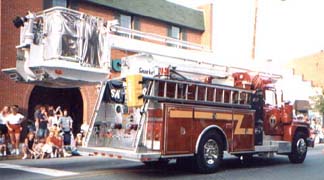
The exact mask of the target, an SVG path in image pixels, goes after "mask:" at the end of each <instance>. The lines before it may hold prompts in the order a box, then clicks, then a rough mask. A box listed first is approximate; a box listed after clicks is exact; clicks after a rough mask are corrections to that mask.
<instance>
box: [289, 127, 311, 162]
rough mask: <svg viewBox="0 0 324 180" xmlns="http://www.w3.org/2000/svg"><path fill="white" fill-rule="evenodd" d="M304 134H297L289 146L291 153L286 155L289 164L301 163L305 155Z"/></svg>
mask: <svg viewBox="0 0 324 180" xmlns="http://www.w3.org/2000/svg"><path fill="white" fill-rule="evenodd" d="M306 138H307V136H306V134H305V133H303V132H297V133H296V134H295V136H294V139H293V142H292V144H291V153H290V154H289V155H288V158H289V161H290V162H291V163H303V162H304V160H305V158H306V154H307V143H306Z"/></svg>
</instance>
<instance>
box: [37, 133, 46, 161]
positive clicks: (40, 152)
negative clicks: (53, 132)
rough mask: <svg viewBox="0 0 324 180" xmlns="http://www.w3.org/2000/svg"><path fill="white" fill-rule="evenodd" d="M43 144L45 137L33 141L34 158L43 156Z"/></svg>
mask: <svg viewBox="0 0 324 180" xmlns="http://www.w3.org/2000/svg"><path fill="white" fill-rule="evenodd" d="M44 145H45V139H44V138H42V139H40V140H39V141H38V142H37V141H35V149H34V150H35V159H37V158H39V157H40V158H41V157H42V156H43V147H44Z"/></svg>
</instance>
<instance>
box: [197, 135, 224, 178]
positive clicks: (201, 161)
mask: <svg viewBox="0 0 324 180" xmlns="http://www.w3.org/2000/svg"><path fill="white" fill-rule="evenodd" d="M223 154H224V152H223V143H222V140H221V139H220V137H219V135H218V134H217V133H215V132H212V131H210V132H207V133H206V134H205V135H204V136H203V137H202V138H201V140H200V142H199V146H198V153H197V154H196V156H195V166H196V170H197V171H198V172H199V173H213V172H215V171H217V169H218V168H219V166H220V164H221V162H222V160H223Z"/></svg>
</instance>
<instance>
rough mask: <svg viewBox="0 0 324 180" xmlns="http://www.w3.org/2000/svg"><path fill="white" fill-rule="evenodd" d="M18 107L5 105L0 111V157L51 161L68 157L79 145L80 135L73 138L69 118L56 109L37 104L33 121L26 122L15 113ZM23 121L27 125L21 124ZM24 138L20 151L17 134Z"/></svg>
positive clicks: (80, 142)
mask: <svg viewBox="0 0 324 180" xmlns="http://www.w3.org/2000/svg"><path fill="white" fill-rule="evenodd" d="M18 111H19V108H18V106H15V105H14V106H5V107H3V109H2V110H1V112H0V156H7V155H8V154H11V155H19V154H20V153H21V152H22V153H23V159H27V158H34V159H37V158H40V159H43V158H55V157H66V156H71V152H73V151H76V148H77V147H78V146H82V145H83V135H82V134H81V133H78V134H77V136H76V138H73V134H72V124H73V119H72V118H71V117H70V116H69V115H68V111H67V110H66V109H64V110H61V108H60V106H58V107H57V108H54V106H44V105H37V106H36V107H35V111H34V119H33V120H27V119H26V118H25V117H24V116H23V115H22V114H20V113H19V112H18ZM24 121H27V126H25V127H23V126H22V124H26V123H23V122H24ZM23 128H26V129H27V135H26V137H25V138H23V139H24V141H23V145H22V147H21V149H20V146H19V144H20V139H21V132H22V130H23Z"/></svg>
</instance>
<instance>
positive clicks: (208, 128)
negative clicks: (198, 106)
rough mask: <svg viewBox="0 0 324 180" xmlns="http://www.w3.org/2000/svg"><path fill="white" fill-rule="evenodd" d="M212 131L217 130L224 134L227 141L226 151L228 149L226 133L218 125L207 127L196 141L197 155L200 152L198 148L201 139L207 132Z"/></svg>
mask: <svg viewBox="0 0 324 180" xmlns="http://www.w3.org/2000/svg"><path fill="white" fill-rule="evenodd" d="M211 129H217V130H219V131H220V132H221V133H222V134H223V136H224V137H225V141H226V144H225V145H226V148H224V149H227V147H228V142H227V136H226V134H225V132H224V131H223V129H222V128H221V127H219V126H217V125H210V126H208V127H206V128H205V129H204V130H203V131H201V133H200V134H199V136H198V139H197V141H196V146H195V154H197V152H198V146H199V143H200V140H201V138H202V137H203V135H204V134H205V133H206V132H207V131H209V130H211Z"/></svg>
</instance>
